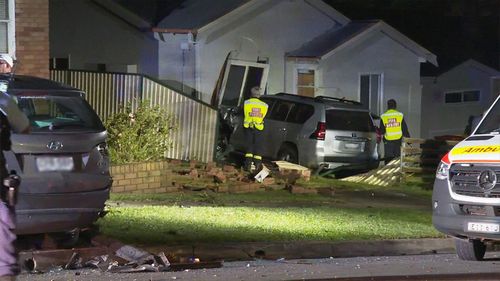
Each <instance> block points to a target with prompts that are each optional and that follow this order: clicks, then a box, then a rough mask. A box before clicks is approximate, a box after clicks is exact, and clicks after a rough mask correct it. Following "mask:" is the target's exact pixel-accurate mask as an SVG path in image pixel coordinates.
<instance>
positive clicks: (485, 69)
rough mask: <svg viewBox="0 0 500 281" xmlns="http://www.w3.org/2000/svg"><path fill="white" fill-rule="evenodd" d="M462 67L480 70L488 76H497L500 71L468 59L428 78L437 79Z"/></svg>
mask: <svg viewBox="0 0 500 281" xmlns="http://www.w3.org/2000/svg"><path fill="white" fill-rule="evenodd" d="M464 67H472V68H476V69H479V70H481V71H482V72H484V73H486V74H489V75H490V76H497V75H500V71H499V70H496V69H494V68H491V67H489V66H487V65H485V64H482V63H480V62H478V61H477V60H474V59H468V60H466V61H464V62H462V63H459V64H457V65H455V66H453V67H451V68H448V69H446V70H444V71H442V72H440V73H438V74H437V75H434V76H429V77H438V76H443V75H445V74H447V73H449V72H452V71H454V70H456V69H458V68H464Z"/></svg>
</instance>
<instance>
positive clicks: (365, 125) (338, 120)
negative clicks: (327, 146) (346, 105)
mask: <svg viewBox="0 0 500 281" xmlns="http://www.w3.org/2000/svg"><path fill="white" fill-rule="evenodd" d="M326 129H327V130H339V131H356V132H374V131H375V127H374V125H373V122H372V119H371V118H370V114H369V113H368V112H364V111H347V110H337V109H335V110H332V109H330V110H327V111H326Z"/></svg>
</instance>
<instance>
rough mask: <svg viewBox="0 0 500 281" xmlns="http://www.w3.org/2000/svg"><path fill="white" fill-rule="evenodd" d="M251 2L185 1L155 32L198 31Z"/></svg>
mask: <svg viewBox="0 0 500 281" xmlns="http://www.w3.org/2000/svg"><path fill="white" fill-rule="evenodd" d="M250 1H252V0H224V1H220V0H216V1H214V0H186V1H183V3H182V4H181V5H180V6H179V7H177V8H176V9H174V10H173V11H172V12H171V13H170V14H169V15H167V16H166V17H165V18H163V19H162V20H161V21H160V22H159V23H158V24H157V25H156V27H155V28H154V29H155V30H165V31H167V32H168V31H169V30H179V31H182V30H185V31H186V32H188V31H189V32H190V31H194V30H198V29H200V28H201V27H203V26H205V25H207V24H209V23H211V22H213V21H215V20H217V19H218V18H220V17H222V16H224V15H226V14H228V13H229V12H231V11H233V10H235V9H237V8H239V7H240V6H242V5H244V4H246V3H248V2H250Z"/></svg>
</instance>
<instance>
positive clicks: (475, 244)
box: [455, 239, 486, 261]
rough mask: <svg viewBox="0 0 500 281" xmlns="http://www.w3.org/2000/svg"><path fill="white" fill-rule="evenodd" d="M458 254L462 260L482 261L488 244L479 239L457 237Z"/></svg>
mask: <svg viewBox="0 0 500 281" xmlns="http://www.w3.org/2000/svg"><path fill="white" fill-rule="evenodd" d="M455 248H456V250H457V255H458V257H459V258H460V259H461V260H466V261H480V260H483V258H484V254H485V253H486V245H485V244H484V243H483V242H481V241H479V240H464V239H455Z"/></svg>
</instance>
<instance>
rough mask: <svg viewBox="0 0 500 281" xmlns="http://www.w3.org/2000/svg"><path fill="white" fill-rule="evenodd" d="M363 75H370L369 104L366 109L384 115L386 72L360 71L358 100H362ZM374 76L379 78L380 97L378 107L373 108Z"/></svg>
mask: <svg viewBox="0 0 500 281" xmlns="http://www.w3.org/2000/svg"><path fill="white" fill-rule="evenodd" d="M363 76H368V105H367V106H366V109H368V110H369V111H370V112H371V113H373V114H376V115H379V116H380V115H382V113H384V102H383V100H384V86H385V84H384V72H360V73H358V85H357V87H358V101H359V102H362V99H361V96H362V93H361V80H362V77H363ZM373 76H377V78H378V79H377V80H378V82H377V83H378V93H377V95H378V97H377V101H376V103H377V105H376V107H377V108H372V103H373V102H374V101H373V93H372V83H373V82H372V79H373Z"/></svg>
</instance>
